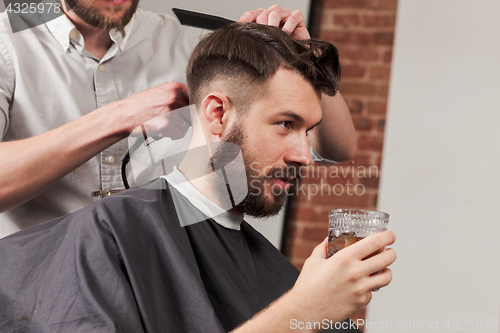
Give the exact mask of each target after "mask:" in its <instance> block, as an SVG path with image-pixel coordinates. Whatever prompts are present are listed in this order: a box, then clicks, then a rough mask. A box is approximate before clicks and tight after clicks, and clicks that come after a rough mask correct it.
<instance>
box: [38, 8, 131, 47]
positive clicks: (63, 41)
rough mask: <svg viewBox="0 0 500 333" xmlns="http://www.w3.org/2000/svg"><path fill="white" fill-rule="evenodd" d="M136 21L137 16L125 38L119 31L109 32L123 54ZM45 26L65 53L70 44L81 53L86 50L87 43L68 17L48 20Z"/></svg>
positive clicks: (127, 30)
mask: <svg viewBox="0 0 500 333" xmlns="http://www.w3.org/2000/svg"><path fill="white" fill-rule="evenodd" d="M134 19H135V14H134V16H132V19H131V20H130V22H129V23H128V24H127V25H126V26H125V28H124V29H123V30H124V31H125V36H123V35H122V33H121V32H120V31H118V30H117V29H111V30H110V32H109V37H110V38H111V40H112V41H113V43H115V44H116V45H117V46H118V48H119V49H120V51H122V52H123V50H124V49H125V45H126V44H127V41H128V39H129V37H130V33H131V32H132V26H133V25H134ZM45 25H46V26H47V29H49V31H50V33H51V34H52V36H54V38H55V40H56V41H57V42H58V43H59V45H61V47H62V48H63V50H64V52H66V51H68V49H69V45H70V43H73V45H74V46H75V47H76V48H77V49H78V50H79V51H80V52H81V51H82V50H83V49H84V47H85V42H84V39H83V36H82V34H81V33H80V32H79V31H78V29H77V28H76V27H75V25H74V24H73V22H71V20H70V19H69V18H68V17H67V16H66V15H61V16H59V17H57V18H55V19H51V20H47V21H46V22H45Z"/></svg>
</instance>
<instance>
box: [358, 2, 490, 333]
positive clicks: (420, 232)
mask: <svg viewBox="0 0 500 333" xmlns="http://www.w3.org/2000/svg"><path fill="white" fill-rule="evenodd" d="M398 6H399V8H398V16H397V28H396V40H395V53H394V60H393V67H392V77H391V89H390V97H389V110H388V118H387V129H386V137H385V147H384V154H383V155H384V158H383V163H382V173H381V177H382V179H381V188H380V202H379V209H380V210H382V211H386V212H388V213H390V214H391V222H390V229H392V230H393V231H394V232H395V233H396V235H397V244H396V245H395V246H394V249H396V251H397V253H398V259H397V262H396V263H395V264H394V265H393V272H394V280H393V283H392V284H391V285H390V286H389V287H387V288H385V289H382V290H381V291H380V292H378V293H376V294H374V298H373V300H372V302H371V304H370V306H369V309H368V321H370V322H371V326H372V329H370V325H368V326H367V332H387V331H390V329H389V328H388V327H387V324H388V323H391V324H392V325H393V326H392V330H393V331H397V332H457V331H462V332H500V329H499V328H498V320H499V319H500V284H499V281H500V279H499V277H500V242H499V241H498V237H499V235H500V214H498V211H497V210H496V208H497V205H499V201H500V200H499V199H500V195H499V191H500V177H499V169H498V165H499V164H500V134H499V131H498V126H499V125H500V99H499V97H498V96H499V90H500V83H499V79H500V42H499V36H500V19H499V18H498V14H499V13H500V1H498V0H481V1H472V0H453V1H451V0H419V1H415V0H399V5H398ZM488 319H489V320H496V321H497V326H496V328H493V327H492V323H491V322H490V325H489V328H488V329H486V328H485V326H486V324H487V320H488ZM447 320H449V322H448V323H449V325H450V328H449V329H447V328H446V326H445V324H446V322H447ZM453 320H457V322H454V321H453ZM469 320H471V321H470V322H469ZM436 321H438V322H437V324H438V326H436ZM382 322H383V323H384V324H385V325H386V327H385V329H382V328H381V327H382V325H383V324H382ZM398 322H399V323H402V324H403V328H401V329H396V325H397V323H398ZM412 323H422V329H409V327H410V326H412V325H413V324H412ZM430 323H432V324H433V326H431V328H429V324H430ZM405 324H406V325H407V328H408V329H406V328H404V325H405ZM454 324H457V329H455V330H454V329H453V325H454ZM462 324H465V325H464V326H462ZM480 324H482V328H481V329H479V327H478V326H479V325H480ZM468 325H470V327H468ZM377 327H379V329H376V328H377ZM436 327H437V329H434V328H436ZM460 328H465V329H461V330H459V329H460Z"/></svg>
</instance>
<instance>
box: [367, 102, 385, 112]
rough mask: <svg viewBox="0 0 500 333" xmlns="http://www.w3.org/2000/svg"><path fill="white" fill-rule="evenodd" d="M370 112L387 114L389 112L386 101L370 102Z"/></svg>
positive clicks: (368, 106) (368, 107) (368, 105)
mask: <svg viewBox="0 0 500 333" xmlns="http://www.w3.org/2000/svg"><path fill="white" fill-rule="evenodd" d="M367 109H368V113H370V114H372V113H373V114H385V113H386V112H387V103H386V102H368V104H367Z"/></svg>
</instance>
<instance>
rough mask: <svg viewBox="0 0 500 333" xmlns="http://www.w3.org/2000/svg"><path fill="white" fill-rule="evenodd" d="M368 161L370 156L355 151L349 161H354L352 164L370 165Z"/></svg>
mask: <svg viewBox="0 0 500 333" xmlns="http://www.w3.org/2000/svg"><path fill="white" fill-rule="evenodd" d="M370 161H371V157H370V156H368V155H364V154H361V153H357V154H356V155H354V158H353V159H352V160H351V162H354V163H352V165H354V166H369V165H371V163H370Z"/></svg>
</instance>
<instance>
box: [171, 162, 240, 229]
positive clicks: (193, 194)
mask: <svg viewBox="0 0 500 333" xmlns="http://www.w3.org/2000/svg"><path fill="white" fill-rule="evenodd" d="M163 178H165V179H166V180H167V182H168V183H169V184H170V185H171V186H173V187H174V188H175V189H176V190H177V191H179V193H181V194H182V195H183V196H184V197H186V199H187V200H188V201H189V202H190V203H191V204H192V205H193V206H195V207H196V208H197V209H198V210H199V211H201V212H202V213H203V214H205V215H206V216H207V217H209V218H211V219H213V220H214V221H215V222H217V223H218V224H220V225H221V226H223V227H225V228H228V229H234V230H240V224H241V222H243V215H242V214H240V215H238V214H233V213H231V212H228V211H226V210H224V209H222V208H221V207H219V206H217V205H216V204H215V203H213V202H212V201H210V200H209V199H208V198H207V197H205V196H204V195H203V194H201V192H200V191H198V190H197V189H196V188H195V187H194V186H193V185H192V184H191V183H190V182H189V181H188V180H187V179H186V177H184V175H183V174H182V173H181V172H180V171H179V170H178V169H177V167H174V171H172V172H171V173H170V174H168V175H167V176H163Z"/></svg>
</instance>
